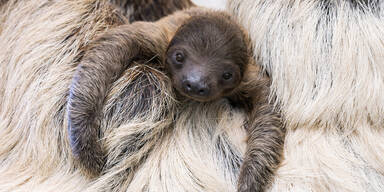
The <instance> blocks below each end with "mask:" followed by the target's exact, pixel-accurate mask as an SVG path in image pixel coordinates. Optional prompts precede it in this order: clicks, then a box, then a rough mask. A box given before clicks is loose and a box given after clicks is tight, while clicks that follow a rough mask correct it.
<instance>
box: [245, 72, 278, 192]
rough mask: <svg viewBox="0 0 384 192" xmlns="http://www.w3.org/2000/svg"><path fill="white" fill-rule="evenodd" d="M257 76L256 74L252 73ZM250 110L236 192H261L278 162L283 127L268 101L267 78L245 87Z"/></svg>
mask: <svg viewBox="0 0 384 192" xmlns="http://www.w3.org/2000/svg"><path fill="white" fill-rule="evenodd" d="M253 75H254V76H257V73H254V74H253ZM244 90H246V94H247V99H246V100H247V101H248V102H249V103H248V104H251V105H249V106H250V107H246V109H247V111H248V124H247V132H248V139H247V148H246V152H245V155H244V159H243V163H242V165H241V168H240V175H239V179H238V191H239V192H251V191H252V192H262V191H264V190H265V189H266V188H267V187H268V185H270V184H271V181H272V176H273V175H274V172H275V170H276V169H277V167H278V165H279V163H280V161H281V159H282V150H283V144H284V136H285V128H284V126H283V123H282V119H281V116H280V115H279V114H278V113H277V112H275V109H274V107H273V105H272V104H270V103H269V101H268V96H269V79H268V77H265V76H261V77H258V79H254V80H253V82H248V83H247V85H246V86H245V88H244Z"/></svg>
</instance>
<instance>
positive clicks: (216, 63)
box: [165, 16, 248, 102]
mask: <svg viewBox="0 0 384 192" xmlns="http://www.w3.org/2000/svg"><path fill="white" fill-rule="evenodd" d="M227 20H228V19H226V18H222V17H217V18H215V17H203V16H198V17H197V16H196V17H192V19H190V20H187V22H186V23H185V24H184V25H182V26H181V27H180V28H179V30H178V31H177V32H176V34H175V36H174V37H173V39H172V40H171V42H170V44H169V46H168V49H167V52H166V56H165V63H166V66H167V69H168V71H169V73H170V75H171V78H172V81H173V85H174V87H175V88H176V89H177V90H178V91H179V92H180V93H181V94H182V95H184V96H186V97H189V98H191V99H194V100H197V101H201V102H205V101H212V100H215V99H218V98H221V97H223V96H229V95H230V94H231V93H233V90H235V88H236V87H237V86H238V85H239V84H240V82H241V80H242V76H243V68H244V66H245V65H246V63H247V61H248V55H247V49H246V45H245V43H244V40H243V35H242V33H241V31H240V30H239V29H238V27H237V26H236V25H235V24H234V23H231V22H229V21H227Z"/></svg>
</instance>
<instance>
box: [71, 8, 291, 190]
mask: <svg viewBox="0 0 384 192" xmlns="http://www.w3.org/2000/svg"><path fill="white" fill-rule="evenodd" d="M250 47H251V46H250V42H249V40H248V37H247V34H246V33H245V32H244V30H242V28H241V26H240V25H238V24H237V23H236V22H235V21H234V20H233V19H232V18H231V16H229V15H228V14H226V13H224V12H218V11H210V10H205V9H202V8H192V9H189V10H186V11H181V12H177V13H175V14H173V15H171V16H168V17H165V18H163V19H161V20H160V21H158V22H155V23H152V22H137V23H133V24H131V25H124V26H120V27H118V28H115V29H112V30H110V31H108V32H106V33H105V34H103V35H102V36H100V37H99V38H98V39H96V40H95V41H94V42H93V43H92V45H90V47H89V49H88V51H87V52H86V53H85V55H84V57H83V58H82V60H81V62H80V64H79V66H78V68H77V71H76V73H75V75H74V78H73V80H72V85H71V89H70V94H69V100H68V108H67V109H68V122H69V137H70V144H71V147H72V151H73V153H74V156H75V157H76V159H77V160H78V163H79V164H80V169H81V170H82V171H83V172H84V173H86V174H87V175H90V176H96V175H98V174H100V172H101V171H102V169H103V166H104V164H105V157H106V154H105V151H104V149H103V146H102V144H101V143H100V142H99V138H98V132H99V125H98V123H97V117H98V114H99V113H101V108H102V105H103V101H104V99H105V97H106V92H107V90H108V89H109V88H110V86H111V83H112V82H113V81H115V80H116V79H117V78H118V77H119V76H120V75H121V74H122V72H123V71H124V70H125V69H126V68H128V67H129V64H132V63H134V62H135V61H143V60H158V61H159V62H157V63H156V64H155V65H158V66H157V67H158V69H160V70H165V72H167V73H168V74H169V76H170V78H171V79H172V84H173V86H174V88H175V89H176V90H177V92H178V93H180V94H179V96H180V97H183V96H184V97H187V98H190V99H193V100H196V101H200V102H209V101H213V100H216V99H223V98H226V99H228V101H229V102H230V103H231V104H232V106H234V107H236V108H242V109H243V110H244V111H245V112H246V114H247V123H246V126H245V127H246V131H247V133H248V139H247V148H246V153H245V155H244V159H243V163H242V165H241V168H240V174H239V180H238V191H241V192H245V191H264V190H265V188H266V187H268V185H269V184H270V183H271V180H272V176H273V173H274V171H275V170H276V168H277V167H278V165H279V163H280V161H281V159H282V149H283V141H284V134H285V130H284V127H283V125H282V121H281V117H280V115H279V114H278V113H277V112H275V110H274V108H273V106H272V105H271V104H270V103H269V100H268V97H269V85H270V80H269V78H268V76H267V75H266V74H265V73H262V70H261V69H260V67H259V66H258V65H256V64H255V62H254V60H253V58H252V57H251V56H250V55H251V54H250V53H251V48H250ZM154 58H156V59H154ZM95 82H97V83H95ZM169 91H172V90H169ZM202 118H204V117H202Z"/></svg>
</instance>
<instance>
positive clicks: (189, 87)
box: [185, 83, 192, 91]
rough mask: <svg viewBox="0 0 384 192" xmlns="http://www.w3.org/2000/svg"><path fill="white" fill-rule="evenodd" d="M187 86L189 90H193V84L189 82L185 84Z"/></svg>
mask: <svg viewBox="0 0 384 192" xmlns="http://www.w3.org/2000/svg"><path fill="white" fill-rule="evenodd" d="M185 87H186V89H187V91H191V90H192V86H191V84H189V83H187V84H186V85H185Z"/></svg>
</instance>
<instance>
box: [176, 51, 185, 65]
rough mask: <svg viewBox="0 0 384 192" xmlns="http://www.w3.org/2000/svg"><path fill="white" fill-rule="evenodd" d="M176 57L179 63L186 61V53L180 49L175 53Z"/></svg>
mask: <svg viewBox="0 0 384 192" xmlns="http://www.w3.org/2000/svg"><path fill="white" fill-rule="evenodd" d="M174 58H175V61H176V62H177V63H178V64H181V63H182V62H183V61H184V54H183V53H182V52H180V51H177V52H176V53H175V54H174Z"/></svg>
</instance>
